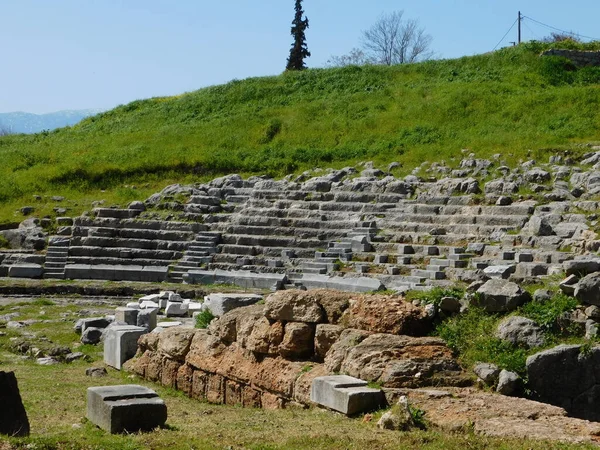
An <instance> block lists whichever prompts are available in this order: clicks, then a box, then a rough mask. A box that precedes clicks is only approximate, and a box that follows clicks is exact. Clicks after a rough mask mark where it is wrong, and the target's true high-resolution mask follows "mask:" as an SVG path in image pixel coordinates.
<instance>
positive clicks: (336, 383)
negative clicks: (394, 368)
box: [310, 375, 385, 415]
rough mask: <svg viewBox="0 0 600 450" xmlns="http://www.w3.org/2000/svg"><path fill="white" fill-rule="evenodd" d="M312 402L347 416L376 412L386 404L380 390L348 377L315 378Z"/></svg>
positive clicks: (311, 396)
mask: <svg viewBox="0 0 600 450" xmlns="http://www.w3.org/2000/svg"><path fill="white" fill-rule="evenodd" d="M310 400H311V401H313V402H315V403H317V404H319V405H322V406H325V407H327V408H330V409H333V410H335V411H339V412H341V413H342V414H346V415H353V414H358V413H361V412H365V411H371V410H375V409H377V408H380V407H381V406H383V405H384V404H385V398H384V396H383V393H382V392H381V390H380V389H372V388H369V387H367V382H366V381H363V380H359V379H358V378H354V377H349V376H347V375H331V376H326V377H317V378H315V379H314V380H313V383H312V386H311V392H310Z"/></svg>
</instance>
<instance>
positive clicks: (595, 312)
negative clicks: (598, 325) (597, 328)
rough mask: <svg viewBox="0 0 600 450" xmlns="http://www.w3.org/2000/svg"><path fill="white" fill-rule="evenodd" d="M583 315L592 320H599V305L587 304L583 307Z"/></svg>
mask: <svg viewBox="0 0 600 450" xmlns="http://www.w3.org/2000/svg"><path fill="white" fill-rule="evenodd" d="M585 315H586V317H588V318H590V319H592V320H595V321H598V320H600V307H598V306H596V305H592V306H588V307H587V308H585Z"/></svg>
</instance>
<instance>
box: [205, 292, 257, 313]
mask: <svg viewBox="0 0 600 450" xmlns="http://www.w3.org/2000/svg"><path fill="white" fill-rule="evenodd" d="M262 299H263V297H262V295H258V294H210V295H208V296H206V301H205V305H206V307H207V308H208V309H209V310H210V312H212V313H213V315H215V316H217V317H220V316H222V315H223V314H225V313H227V312H229V311H231V310H232V309H235V308H240V307H242V306H249V305H253V304H255V303H257V302H259V301H260V300H262Z"/></svg>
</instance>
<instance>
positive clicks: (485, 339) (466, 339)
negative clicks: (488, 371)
mask: <svg viewBox="0 0 600 450" xmlns="http://www.w3.org/2000/svg"><path fill="white" fill-rule="evenodd" d="M577 305H578V303H577V301H576V300H575V299H574V298H572V297H568V296H566V295H564V294H562V293H557V294H555V295H554V296H553V297H552V298H551V299H550V300H547V301H545V302H533V301H531V302H528V303H526V304H524V305H523V306H521V307H520V308H519V309H517V310H516V311H515V312H514V313H511V314H512V315H519V316H523V317H527V318H530V319H532V320H534V321H535V322H536V323H537V324H538V325H540V327H541V328H542V329H543V330H544V332H545V335H546V344H545V346H544V347H542V348H533V349H525V348H520V347H517V346H514V345H513V344H511V343H509V342H506V341H503V340H501V339H499V338H497V337H495V332H496V329H497V327H498V324H499V322H500V321H501V320H502V319H503V318H505V317H507V316H508V315H507V314H505V315H501V314H489V313H486V312H485V311H483V309H481V308H476V307H470V308H469V310H468V311H467V312H466V313H462V314H460V315H458V316H454V317H452V318H450V319H448V320H446V321H444V322H442V323H441V324H439V325H438V327H437V329H436V334H437V335H439V336H440V337H441V338H442V339H444V340H445V341H446V342H447V343H448V345H449V347H450V348H452V350H454V351H455V353H456V354H457V355H458V358H459V361H460V362H461V363H462V364H463V365H464V366H465V367H467V368H469V367H473V366H474V365H475V363H477V362H489V363H494V364H496V365H497V366H498V367H500V368H501V369H507V370H510V371H513V372H516V373H518V374H519V375H521V376H522V377H526V369H525V361H526V359H527V357H528V356H530V355H532V354H534V353H537V352H539V351H540V350H543V349H545V348H550V347H553V346H555V345H557V344H559V343H563V342H567V341H568V342H570V343H586V342H587V341H586V340H585V339H584V338H583V336H577V335H576V333H574V330H565V329H562V328H560V327H559V326H558V323H557V319H558V318H559V317H560V316H561V314H563V313H565V312H568V311H572V310H573V309H575V307H576V306H577Z"/></svg>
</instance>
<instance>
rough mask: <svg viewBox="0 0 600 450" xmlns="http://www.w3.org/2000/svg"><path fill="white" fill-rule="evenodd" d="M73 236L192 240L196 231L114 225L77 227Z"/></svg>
mask: <svg viewBox="0 0 600 450" xmlns="http://www.w3.org/2000/svg"><path fill="white" fill-rule="evenodd" d="M73 236H83V237H85V236H88V237H107V238H123V239H147V240H163V241H191V240H192V239H193V238H194V237H195V233H193V232H191V231H177V230H174V231H171V230H144V229H135V228H114V227H102V228H93V227H87V228H84V227H77V228H76V229H75V230H74V232H73Z"/></svg>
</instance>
